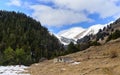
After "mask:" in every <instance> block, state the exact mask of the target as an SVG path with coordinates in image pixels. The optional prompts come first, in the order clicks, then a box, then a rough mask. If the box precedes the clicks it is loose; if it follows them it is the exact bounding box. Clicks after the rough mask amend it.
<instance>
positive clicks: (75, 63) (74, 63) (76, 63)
mask: <svg viewBox="0 0 120 75" xmlns="http://www.w3.org/2000/svg"><path fill="white" fill-rule="evenodd" d="M78 64H80V62H73V63H72V65H78Z"/></svg>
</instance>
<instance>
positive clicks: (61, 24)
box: [0, 0, 120, 34]
mask: <svg viewBox="0 0 120 75" xmlns="http://www.w3.org/2000/svg"><path fill="white" fill-rule="evenodd" d="M0 10H8V11H16V12H18V11H19V12H23V13H25V14H27V15H28V16H31V17H33V18H34V19H36V20H37V21H40V22H41V24H42V25H43V26H45V27H47V28H48V30H49V31H51V32H53V33H55V34H57V33H58V32H60V31H63V30H67V29H69V28H72V27H83V28H88V27H90V26H91V25H96V24H101V25H102V24H103V25H104V24H107V23H109V22H111V21H114V20H116V19H117V18H119V17H120V0H0Z"/></svg>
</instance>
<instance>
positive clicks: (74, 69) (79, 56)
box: [29, 39, 120, 75]
mask: <svg viewBox="0 0 120 75" xmlns="http://www.w3.org/2000/svg"><path fill="white" fill-rule="evenodd" d="M114 55H115V56H116V57H115V58H112V57H113V56H114ZM119 55H120V39H118V40H116V41H111V42H109V43H107V44H105V45H102V46H96V47H90V48H89V49H87V50H85V51H82V52H77V53H73V54H69V55H67V56H63V57H71V58H72V59H73V60H74V61H79V62H81V63H80V64H77V65H71V63H54V62H53V60H47V61H44V62H41V63H37V64H33V65H31V67H30V69H29V71H30V73H31V75H120V57H119Z"/></svg>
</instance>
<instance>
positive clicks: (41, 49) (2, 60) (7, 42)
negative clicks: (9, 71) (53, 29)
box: [0, 10, 62, 65]
mask: <svg viewBox="0 0 120 75" xmlns="http://www.w3.org/2000/svg"><path fill="white" fill-rule="evenodd" d="M61 46H62V45H61V43H60V42H59V40H58V39H57V38H56V37H55V36H54V35H51V34H50V33H49V31H48V30H47V28H45V27H43V26H41V24H40V22H37V21H36V20H34V19H32V18H31V17H29V16H26V15H25V14H23V13H19V12H18V13H16V12H8V11H2V10H1V11H0V64H1V65H9V64H25V65H29V64H32V63H34V62H38V61H40V59H41V58H43V57H44V58H47V59H50V58H53V57H55V56H58V55H60V54H61V53H62V52H61V49H62V47H61Z"/></svg>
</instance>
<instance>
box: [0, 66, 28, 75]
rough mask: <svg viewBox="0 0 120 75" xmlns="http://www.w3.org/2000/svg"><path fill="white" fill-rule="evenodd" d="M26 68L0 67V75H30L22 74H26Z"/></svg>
mask: <svg viewBox="0 0 120 75" xmlns="http://www.w3.org/2000/svg"><path fill="white" fill-rule="evenodd" d="M27 68H28V67H26V66H23V65H21V66H19V65H16V66H0V75H30V74H26V73H23V72H26V71H25V69H27Z"/></svg>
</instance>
